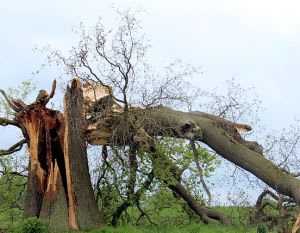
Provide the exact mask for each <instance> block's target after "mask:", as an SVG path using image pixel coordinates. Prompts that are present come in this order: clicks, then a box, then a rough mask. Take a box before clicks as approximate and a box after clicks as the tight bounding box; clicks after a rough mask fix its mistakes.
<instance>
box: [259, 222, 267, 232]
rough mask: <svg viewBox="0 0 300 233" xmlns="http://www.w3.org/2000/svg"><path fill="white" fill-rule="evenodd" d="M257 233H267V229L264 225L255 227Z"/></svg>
mask: <svg viewBox="0 0 300 233" xmlns="http://www.w3.org/2000/svg"><path fill="white" fill-rule="evenodd" d="M257 233H267V227H266V226H265V225H264V224H259V225H258V226H257Z"/></svg>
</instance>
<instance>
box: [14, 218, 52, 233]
mask: <svg viewBox="0 0 300 233" xmlns="http://www.w3.org/2000/svg"><path fill="white" fill-rule="evenodd" d="M48 226H49V223H48V222H47V221H45V220H41V219H37V218H27V219H25V220H24V221H22V222H21V223H20V224H19V225H18V226H16V227H15V228H14V229H13V231H12V232H13V233H48V232H49V229H48Z"/></svg>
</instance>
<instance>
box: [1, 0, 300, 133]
mask: <svg viewBox="0 0 300 233" xmlns="http://www.w3.org/2000/svg"><path fill="white" fill-rule="evenodd" d="M156 2H157V3H156ZM113 3H114V4H115V5H116V6H117V7H119V8H121V9H126V7H131V8H133V9H144V10H146V12H145V13H142V14H141V15H140V16H141V17H140V18H141V24H142V26H143V30H144V32H145V34H146V36H147V38H148V39H149V40H150V44H151V45H152V48H151V50H150V61H151V62H152V63H153V64H154V65H161V64H167V63H168V62H170V61H172V60H174V59H176V58H180V59H182V60H183V61H185V62H187V63H191V64H192V65H195V66H200V67H201V70H202V72H203V75H200V76H199V80H198V82H199V85H201V86H203V87H213V86H217V85H218V84H219V83H221V85H224V81H225V80H228V79H231V78H232V77H234V78H235V79H236V80H237V81H238V82H240V83H241V84H242V85H243V86H244V87H255V89H256V92H257V93H258V94H259V95H260V97H261V99H262V101H263V106H264V107H265V111H264V112H263V114H262V115H261V117H262V119H263V123H265V124H266V125H267V126H268V125H270V127H273V128H276V127H277V126H279V127H281V128H282V127H285V126H288V125H289V124H290V123H291V122H292V121H293V120H294V119H295V118H300V108H299V107H297V106H298V102H299V100H300V95H299V91H298V89H299V86H300V85H299V84H300V14H299V13H298V10H299V9H300V2H299V1H291V0H285V1H274V0H273V1H269V0H263V1H262V0H260V1H258V0H252V1H239V0H236V1H234V0H226V1H225V0H224V1H222V0H219V1H217V0H207V1H204V0H202V1H201V0H197V1H193V0H184V1H183V0H182V1H179V0H163V1H153V0H138V1H130V0H123V1H120V0H119V1H115V2H113V1H97V0H84V1H83V0H81V1H80V0H73V1H66V0H65V1H60V0H52V1H40V0H36V1H34V0H28V1H16V0H10V1H4V0H3V1H0V17H1V20H0V28H1V36H0V74H1V75H0V80H1V84H0V88H4V89H5V88H7V87H11V86H16V85H17V84H18V83H20V81H21V80H24V79H29V78H32V75H31V72H33V71H35V70H36V69H38V68H39V66H40V65H41V64H42V63H43V61H44V57H43V55H42V54H40V53H38V52H34V51H33V48H35V47H36V46H40V47H42V46H44V45H47V44H51V45H52V46H53V47H58V48H63V49H69V48H70V44H72V42H73V41H74V34H73V32H72V28H73V27H74V26H77V25H79V23H80V22H83V23H85V24H86V25H92V24H94V23H95V22H96V20H97V19H98V17H102V18H103V19H104V21H106V22H107V23H108V24H109V22H110V21H111V22H113V18H112V17H115V15H113V13H112V12H113V10H112V9H111V8H110V7H109V6H110V5H111V4H113ZM112 15H113V16H112ZM56 75H57V74H56V73H41V74H40V75H39V76H36V77H34V79H35V80H38V83H39V87H41V88H45V89H49V88H50V83H51V81H52V79H53V78H55V76H56ZM3 81H4V82H3Z"/></svg>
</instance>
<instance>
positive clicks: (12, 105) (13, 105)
mask: <svg viewBox="0 0 300 233" xmlns="http://www.w3.org/2000/svg"><path fill="white" fill-rule="evenodd" d="M0 93H1V94H2V95H3V97H4V99H5V100H6V102H7V103H8V106H9V107H11V109H12V110H14V111H15V112H18V111H20V108H19V107H18V106H16V105H15V104H14V103H13V102H12V101H11V100H10V99H9V98H8V96H7V95H6V93H5V91H4V90H1V89H0Z"/></svg>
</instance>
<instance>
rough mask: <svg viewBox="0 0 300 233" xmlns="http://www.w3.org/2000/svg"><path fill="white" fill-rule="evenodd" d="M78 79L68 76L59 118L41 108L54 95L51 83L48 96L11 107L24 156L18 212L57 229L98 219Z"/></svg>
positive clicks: (90, 223)
mask: <svg viewBox="0 0 300 233" xmlns="http://www.w3.org/2000/svg"><path fill="white" fill-rule="evenodd" d="M78 84H79V83H77V82H76V80H74V81H73V82H72V86H71V87H70V88H68V90H67V93H66V96H65V115H66V117H65V118H64V117H63V115H62V114H61V113H60V112H58V111H54V110H51V109H47V108H46V107H45V105H46V104H47V102H48V101H49V96H53V95H54V91H55V82H54V84H53V88H52V91H51V94H50V95H47V94H44V95H43V96H42V97H41V98H39V99H38V101H36V102H35V103H33V104H31V105H28V106H27V105H25V106H23V107H22V106H21V107H20V106H17V107H18V108H15V110H16V111H17V112H16V114H15V116H16V120H17V122H18V123H19V125H20V127H21V129H22V131H23V134H24V136H25V138H26V139H27V142H28V150H29V155H30V159H29V171H28V173H29V174H28V185H27V195H26V199H25V211H24V216H25V217H32V216H36V217H40V218H43V219H48V220H49V221H50V227H51V229H52V230H54V231H57V232H58V231H66V230H68V229H69V228H71V229H90V228H92V227H97V226H100V225H101V224H102V219H101V216H100V214H99V212H98V207H97V204H96V202H95V200H94V195H93V190H92V185H91V180H90V176H89V171H88V163H87V152H86V145H85V136H84V135H85V115H84V112H83V110H84V108H83V97H82V90H81V86H80V85H78Z"/></svg>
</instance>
